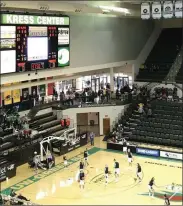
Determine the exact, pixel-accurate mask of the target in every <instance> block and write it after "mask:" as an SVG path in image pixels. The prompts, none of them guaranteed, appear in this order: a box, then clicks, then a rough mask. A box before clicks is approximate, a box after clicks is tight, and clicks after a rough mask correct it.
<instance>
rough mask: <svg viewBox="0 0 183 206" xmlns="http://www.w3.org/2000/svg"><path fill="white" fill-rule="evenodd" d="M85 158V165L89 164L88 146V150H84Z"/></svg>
mask: <svg viewBox="0 0 183 206" xmlns="http://www.w3.org/2000/svg"><path fill="white" fill-rule="evenodd" d="M84 160H85V166H88V165H89V163H88V150H87V148H86V150H85V151H84Z"/></svg>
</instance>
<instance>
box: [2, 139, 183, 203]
mask: <svg viewBox="0 0 183 206" xmlns="http://www.w3.org/2000/svg"><path fill="white" fill-rule="evenodd" d="M105 144H106V143H105V142H102V138H96V141H95V147H93V148H91V147H90V146H89V145H88V149H89V155H90V156H89V164H90V165H89V166H88V167H87V168H86V169H85V174H86V180H85V189H84V190H83V191H81V190H80V188H79V183H78V182H77V179H76V174H77V172H78V169H79V168H78V165H79V161H80V159H81V158H83V151H84V150H85V148H86V147H83V148H79V149H77V150H75V151H73V152H70V153H68V154H67V158H68V163H69V167H68V169H64V165H63V158H62V156H61V157H56V166H55V167H54V168H52V169H51V170H49V171H40V173H39V174H38V175H35V174H34V171H33V170H32V169H29V168H28V164H25V165H23V166H20V167H19V168H18V169H17V175H16V177H14V178H12V179H10V180H8V181H6V182H4V183H2V188H1V189H2V190H3V192H4V193H6V194H8V192H9V191H10V188H12V189H14V190H15V192H16V193H21V194H23V195H24V196H26V197H27V198H30V199H31V201H32V202H34V203H37V204H44V205H50V204H52V205H71V204H72V205H79V204H83V205H95V204H96V205H163V204H164V200H163V195H164V194H165V193H166V194H167V195H168V196H169V197H171V200H170V201H171V205H182V162H180V161H170V160H165V159H157V158H156V159H155V158H147V157H142V156H134V162H133V166H132V167H130V166H129V165H128V161H127V157H126V156H125V155H124V154H123V153H122V152H119V151H111V150H106V149H105V148H106V145H105ZM114 158H115V159H116V160H117V161H118V162H119V163H120V178H119V181H118V182H115V178H114V175H113V174H114V169H113V165H114V161H113V160H114ZM136 163H139V164H140V165H141V167H142V170H143V180H142V182H141V183H139V182H138V181H135V178H136ZM106 164H108V166H109V170H110V172H111V174H110V175H109V184H108V185H107V186H105V178H104V167H105V165H106ZM152 177H155V184H156V186H157V187H154V189H155V197H154V198H152V197H149V194H148V183H149V180H150V179H151V178H152ZM172 183H175V184H176V185H177V187H176V188H177V189H176V190H171V187H170V186H171V184H172Z"/></svg>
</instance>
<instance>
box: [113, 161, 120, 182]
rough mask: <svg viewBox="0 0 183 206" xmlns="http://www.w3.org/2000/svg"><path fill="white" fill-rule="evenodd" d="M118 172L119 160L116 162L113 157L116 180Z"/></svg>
mask: <svg viewBox="0 0 183 206" xmlns="http://www.w3.org/2000/svg"><path fill="white" fill-rule="evenodd" d="M119 173H120V169H119V162H117V161H116V160H115V159H114V175H115V179H116V182H117V181H118V178H119Z"/></svg>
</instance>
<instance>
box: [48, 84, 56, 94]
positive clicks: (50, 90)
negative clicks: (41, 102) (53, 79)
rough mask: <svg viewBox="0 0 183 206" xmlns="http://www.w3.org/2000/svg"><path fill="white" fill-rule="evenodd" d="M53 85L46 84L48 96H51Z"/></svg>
mask: <svg viewBox="0 0 183 206" xmlns="http://www.w3.org/2000/svg"><path fill="white" fill-rule="evenodd" d="M54 85H55V84H54V83H48V95H53V88H54Z"/></svg>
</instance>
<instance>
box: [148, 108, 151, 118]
mask: <svg viewBox="0 0 183 206" xmlns="http://www.w3.org/2000/svg"><path fill="white" fill-rule="evenodd" d="M147 117H148V118H151V117H152V109H151V108H149V109H148V111H147Z"/></svg>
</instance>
